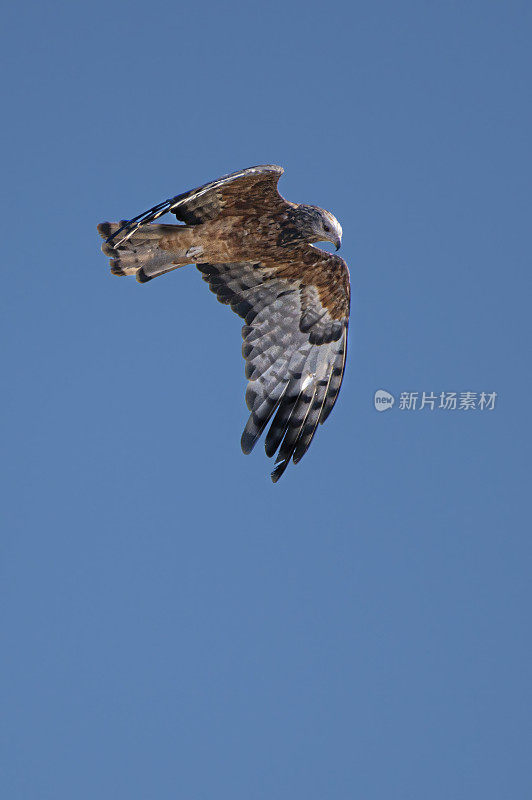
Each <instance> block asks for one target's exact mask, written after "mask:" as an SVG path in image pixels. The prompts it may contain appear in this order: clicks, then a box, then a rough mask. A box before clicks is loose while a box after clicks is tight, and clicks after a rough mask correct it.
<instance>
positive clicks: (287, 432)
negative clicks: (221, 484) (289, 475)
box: [197, 245, 349, 483]
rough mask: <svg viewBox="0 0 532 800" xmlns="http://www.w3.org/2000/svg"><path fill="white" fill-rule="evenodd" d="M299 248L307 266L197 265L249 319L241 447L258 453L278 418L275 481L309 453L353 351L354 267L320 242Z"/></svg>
mask: <svg viewBox="0 0 532 800" xmlns="http://www.w3.org/2000/svg"><path fill="white" fill-rule="evenodd" d="M303 248H304V249H303ZM298 250H299V251H300V252H301V253H303V252H304V253H305V255H306V258H305V261H306V263H305V264H303V263H301V264H295V263H294V261H293V260H292V261H290V262H287V264H279V265H271V264H264V263H262V262H261V263H251V262H244V263H232V264H197V267H198V269H199V270H200V272H202V273H203V279H204V280H205V281H207V282H208V283H209V287H210V289H211V291H213V292H214V293H215V294H216V295H217V297H218V300H219V301H220V302H222V303H226V304H228V305H230V306H231V308H232V310H233V311H235V312H236V313H237V314H239V315H240V316H241V317H243V318H244V320H245V323H246V324H245V325H244V327H243V328H242V336H243V339H244V344H243V347H242V354H243V356H244V358H245V360H246V377H247V378H248V379H249V383H248V387H247V391H246V403H247V406H248V408H249V410H250V411H251V414H250V417H249V419H248V422H247V424H246V427H245V428H244V432H243V434H242V450H243V451H244V453H249V452H251V450H252V449H253V447H254V446H255V444H256V442H257V440H258V439H259V438H260V436H261V434H262V432H263V431H264V429H265V428H266V426H267V425H268V422H270V420H272V417H273V420H272V422H271V425H270V428H269V431H268V434H267V436H266V440H265V448H266V454H267V455H268V456H273V455H274V454H275V453H276V452H277V451H278V453H277V458H276V461H275V463H276V467H275V469H274V471H273V472H272V480H273V482H274V483H275V482H276V481H277V480H279V478H280V477H281V475H282V474H283V472H284V471H285V469H286V467H287V466H288V464H289V463H290V459H292V458H293V461H294V463H295V464H296V463H297V462H298V461H299V460H300V459H301V458H302V457H303V456H304V455H305V453H306V452H307V450H308V448H309V446H310V443H311V442H312V439H313V437H314V434H315V432H316V429H317V426H318V423H323V422H325V420H326V419H327V417H328V416H329V414H330V413H331V411H332V408H333V406H334V404H335V402H336V398H337V396H338V392H339V391H340V385H341V383H342V378H343V374H344V366H345V358H346V350H347V328H348V321H349V271H348V269H347V265H346V263H345V261H343V260H342V259H341V258H338V257H337V256H334V255H332V254H329V253H326V252H324V251H322V250H319V249H318V248H315V247H309V246H308V245H304V246H302V247H301V248H298ZM297 273H299V274H297ZM274 415H275V416H274Z"/></svg>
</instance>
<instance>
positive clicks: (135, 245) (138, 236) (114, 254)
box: [98, 221, 184, 283]
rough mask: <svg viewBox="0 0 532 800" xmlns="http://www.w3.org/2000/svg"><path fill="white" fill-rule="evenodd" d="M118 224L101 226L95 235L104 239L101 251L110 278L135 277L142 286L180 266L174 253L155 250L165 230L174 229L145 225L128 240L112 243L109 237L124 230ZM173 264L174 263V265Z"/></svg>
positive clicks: (106, 223) (159, 248)
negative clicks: (109, 268)
mask: <svg viewBox="0 0 532 800" xmlns="http://www.w3.org/2000/svg"><path fill="white" fill-rule="evenodd" d="M124 224H126V223H124V221H121V222H102V223H100V225H98V233H99V234H100V236H101V237H102V239H104V243H103V244H102V251H103V252H104V253H105V255H107V256H109V258H110V259H111V260H110V264H111V272H112V274H113V275H135V276H136V278H137V280H138V281H139V282H140V283H146V281H150V280H151V279H152V278H156V277H157V276H158V275H164V274H165V273H166V272H171V271H172V270H174V269H177V267H179V266H181V265H182V264H183V263H184V262H183V261H182V260H179V259H178V258H176V253H173V252H170V251H168V250H164V249H162V248H161V247H159V242H160V239H161V235H163V234H164V233H165V229H168V228H171V229H172V230H175V225H172V226H166V225H145V226H144V227H142V228H139V230H138V231H136V232H135V233H134V234H132V235H131V236H130V238H129V239H123V240H122V241H120V240H118V241H116V242H115V241H113V238H112V237H113V236H115V235H116V233H117V232H118V231H120V230H121V228H123V226H124ZM176 261H177V262H178V263H176Z"/></svg>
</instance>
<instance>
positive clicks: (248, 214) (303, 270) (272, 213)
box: [98, 165, 350, 483]
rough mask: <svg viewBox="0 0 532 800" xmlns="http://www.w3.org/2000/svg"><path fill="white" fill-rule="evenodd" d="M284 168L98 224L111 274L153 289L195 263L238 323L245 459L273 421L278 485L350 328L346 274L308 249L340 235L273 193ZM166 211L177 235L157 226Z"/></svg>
mask: <svg viewBox="0 0 532 800" xmlns="http://www.w3.org/2000/svg"><path fill="white" fill-rule="evenodd" d="M282 173H283V169H282V167H277V166H274V165H263V166H258V167H250V168H249V169H244V170H241V171H240V172H234V173H233V174H231V175H226V176H225V177H223V178H220V179H219V180H217V181H213V182H212V183H207V184H205V185H204V186H200V187H199V188H197V189H193V190H192V191H189V192H185V193H184V194H179V195H177V196H176V197H172V198H171V199H170V200H165V201H164V202H162V203H159V204H158V205H156V206H154V208H151V209H150V210H149V211H146V212H144V213H143V214H140V215H139V216H138V217H135V218H134V219H132V220H129V221H127V222H124V221H123V222H119V223H113V222H102V223H101V224H100V225H98V231H99V233H100V235H101V236H102V238H103V239H104V240H105V241H104V244H103V245H102V250H103V252H104V253H105V254H106V255H108V256H110V258H111V272H112V273H113V275H135V276H136V278H137V280H138V281H140V283H145V282H147V281H151V280H152V278H156V277H157V276H159V275H164V274H165V273H166V272H171V271H172V270H174V269H177V268H178V267H182V266H184V265H185V264H196V266H197V268H198V269H199V271H200V272H201V273H202V276H203V279H204V280H205V281H206V282H207V283H208V284H209V288H210V289H211V291H212V292H214V294H216V296H217V298H218V300H219V301H220V302H221V303H225V304H227V305H229V306H231V308H232V310H233V311H235V312H236V313H237V314H238V315H239V316H240V317H242V318H243V319H244V322H245V325H244V326H243V328H242V337H243V339H244V343H243V346H242V354H243V356H244V359H245V360H246V377H247V379H248V381H249V383H248V386H247V391H246V403H247V406H248V408H249V410H250V412H251V414H250V417H249V419H248V422H247V424H246V427H245V428H244V432H243V434H242V450H243V451H244V453H249V452H251V450H252V449H253V447H254V445H255V443H256V442H257V440H258V439H259V437H260V436H261V434H262V432H263V431H264V429H265V428H266V426H267V425H268V423H269V422H270V420H272V417H273V420H272V422H271V425H270V427H269V430H268V433H267V436H266V440H265V447H266V453H267V455H268V456H273V455H275V453H277V458H276V461H275V468H274V470H273V472H272V475H271V477H272V480H273V482H274V483H275V482H276V481H277V480H278V479H279V478H280V477H281V475H282V474H283V472H284V471H285V469H286V467H287V466H288V464H289V463H290V460H291V459H293V462H294V464H297V462H298V461H299V460H300V459H301V458H302V457H303V456H304V454H305V453H306V452H307V450H308V448H309V445H310V443H311V441H312V439H313V437H314V434H315V432H316V428H317V426H318V423H322V422H325V420H326V419H327V417H328V416H329V414H330V412H331V410H332V408H333V406H334V404H335V402H336V398H337V396H338V392H339V391H340V385H341V383H342V377H343V373H344V365H345V357H346V348H347V327H348V322H349V297H350V286H349V270H348V269H347V264H346V263H345V261H344V260H343V259H341V258H339V257H338V256H336V255H333V254H332V253H328V252H325V251H324V250H321V249H320V248H318V247H315V246H314V243H315V242H322V241H329V242H332V243H333V244H334V245H335V246H336V249H337V250H338V248H339V247H340V244H341V240H342V228H341V227H340V223H339V222H338V220H337V219H336V218H335V217H334V216H333V215H332V214H330V213H329V212H328V211H324V210H323V209H322V208H318V207H317V206H309V205H298V204H296V203H290V202H288V201H287V200H285V199H284V198H283V197H281V195H280V194H279V193H278V191H277V182H278V180H279V178H280V176H281V175H282ZM167 211H169V212H171V213H172V214H174V215H175V216H176V217H177V219H178V221H179V222H181V223H184V224H181V225H160V224H153V223H154V222H155V220H157V219H159V217H161V216H162V215H163V214H166V212H167Z"/></svg>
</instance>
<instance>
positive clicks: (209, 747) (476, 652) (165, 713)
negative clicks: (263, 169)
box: [0, 0, 532, 800]
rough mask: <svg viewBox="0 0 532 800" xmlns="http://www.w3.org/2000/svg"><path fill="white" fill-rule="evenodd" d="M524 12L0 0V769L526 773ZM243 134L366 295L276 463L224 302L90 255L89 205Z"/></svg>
mask: <svg viewBox="0 0 532 800" xmlns="http://www.w3.org/2000/svg"><path fill="white" fill-rule="evenodd" d="M531 22H532V11H531V6H530V4H529V3H526V2H512V1H511V0H510V2H506V3H497V2H491V1H490V0H488V1H487V2H479V1H477V2H474V1H471V2H469V1H468V2H447V3H425V2H410V1H409V0H407V2H402V3H394V2H390V0H383V2H380V3H357V2H353V3H314V2H305V3H303V2H292V3H290V2H284V3H279V2H271V3H268V4H267V5H264V6H260V7H258V6H257V5H256V4H249V3H245V4H244V3H228V4H214V3H209V2H206V3H202V4H196V5H194V6H190V7H189V6H184V5H179V4H176V3H167V2H158V1H157V0H156V1H155V2H152V3H150V4H149V6H146V4H136V3H119V2H106V3H102V2H98V1H96V2H94V3H91V4H90V5H87V4H81V3H58V2H51V3H48V4H44V5H43V4H37V3H34V2H30V3H29V4H26V5H25V6H24V7H23V8H22V7H21V6H15V5H12V6H11V7H10V8H8V9H7V10H6V11H5V12H4V17H3V31H2V34H1V36H2V39H3V43H2V58H3V62H4V72H3V74H4V77H5V78H6V76H7V85H5V87H4V89H5V95H6V97H5V99H4V110H6V109H7V112H8V113H7V114H6V116H5V117H4V121H3V130H2V135H3V141H4V146H3V156H4V158H3V162H4V163H3V168H2V175H3V192H2V195H3V199H2V204H3V206H4V209H3V213H2V218H3V220H4V221H7V224H6V225H4V235H3V275H4V277H3V311H2V328H3V336H2V340H3V342H4V358H3V363H4V368H3V371H4V390H3V400H4V411H3V414H2V429H3V431H2V440H3V443H4V447H3V451H4V459H3V467H2V471H3V475H2V488H3V490H4V492H3V493H4V500H3V502H2V516H3V518H4V524H3V530H4V534H3V536H2V539H1V582H0V585H1V592H2V601H1V606H0V607H1V613H0V624H1V632H2V653H3V656H2V659H1V662H0V679H1V680H0V685H1V686H2V694H3V698H2V719H3V723H2V733H1V736H2V747H1V756H0V758H1V762H2V769H1V772H0V789H1V792H2V796H3V797H9V798H16V800H26V798H27V799H28V800H29V799H30V798H31V799H32V800H33V798H37V797H38V798H39V800H45V799H47V798H50V800H52V798H53V800H63V798H64V799H65V800H66V799H67V798H68V800H70V799H71V798H72V797H75V798H76V800H85V798H86V799H87V800H89V799H90V800H92V799H93V798H94V797H98V798H102V800H107V798H113V800H114V799H115V798H128V800H149V799H151V798H157V800H167V798H168V800H170V798H176V797H178V798H181V797H182V798H187V800H204V799H205V800H207V798H209V799H210V798H213V797H216V798H231V800H240V798H242V800H244V799H245V800H263V798H264V800H266V798H267V799H268V800H273V798H275V800H285V798H286V800H288V798H290V800H293V799H294V798H305V800H318V799H319V800H321V799H322V798H323V797H327V798H333V799H334V800H336V799H338V800H344V798H345V800H351V798H354V797H360V798H364V800H389V798H394V800H395V799H396V800H403V798H404V800H407V799H408V800H426V798H427V797H430V798H431V800H462V798H463V800H466V798H467V800H470V798H476V797H482V798H483V800H500V798H502V797H512V798H521V797H523V798H524V797H528V796H530V793H531V791H532V787H531V782H532V781H531V773H530V758H529V742H530V736H531V730H530V699H531V698H530V656H531V649H530V637H529V609H530V601H531V598H530V561H531V546H530V537H529V528H530V514H529V505H530V503H529V494H530V463H529V462H530V457H529V453H528V448H526V447H525V442H526V439H527V435H529V434H530V410H529V406H530V396H531V394H530V392H531V386H530V355H529V342H530V325H529V319H530V288H531V273H530V268H531V258H530V211H531V208H530V181H531V177H532V176H531V159H530V142H531V140H532V124H531V123H532V114H531V109H530V69H531V66H532V64H531V61H532V59H531V55H530V39H531V35H532V25H531ZM259 163H277V164H281V165H282V166H284V167H285V169H286V172H285V175H284V176H283V178H282V179H281V184H280V188H281V191H282V193H283V194H284V195H285V196H286V197H287V198H288V199H290V200H293V201H296V202H308V203H313V204H318V205H320V206H322V207H324V208H327V209H329V210H330V211H332V212H333V213H334V214H335V215H336V216H337V217H338V219H339V220H340V222H341V223H342V226H343V229H344V244H343V248H342V251H341V254H342V255H343V257H344V258H345V259H346V260H347V262H348V264H349V266H350V270H351V281H352V293H353V302H352V323H351V331H350V347H349V357H348V365H347V371H346V377H345V381H344V386H343V389H342V392H341V394H340V398H339V401H338V403H337V406H336V408H335V410H334V412H333V414H332V415H331V417H330V418H329V420H328V422H327V424H326V425H325V426H324V427H323V428H320V430H319V432H318V435H317V436H316V439H315V441H314V443H313V445H312V447H311V449H310V451H309V453H308V454H307V455H306V456H305V458H304V459H303V461H302V462H301V463H300V464H299V465H298V466H297V467H293V466H291V467H290V468H289V469H288V470H287V472H286V473H285V475H284V477H283V479H282V480H281V481H280V482H279V483H278V484H277V485H275V486H273V485H272V484H271V482H270V479H269V471H270V469H271V462H270V461H269V460H268V459H266V457H265V455H264V452H263V450H262V448H261V447H260V448H257V449H256V451H255V452H254V453H253V454H252V455H251V456H248V457H245V456H243V455H242V453H241V451H240V444H239V440H240V433H241V430H242V427H243V425H244V423H245V420H246V408H245V404H244V390H245V379H244V370H243V362H242V359H241V356H240V347H241V337H240V324H241V323H240V320H238V318H237V317H235V316H234V315H232V314H230V313H229V312H228V311H227V310H226V309H224V308H223V307H222V306H220V305H219V304H218V303H216V301H215V299H214V298H213V297H212V295H211V294H210V293H209V291H208V290H207V287H206V286H205V284H204V283H203V282H202V280H201V277H200V275H199V273H198V272H197V271H196V270H195V269H194V268H193V267H190V268H186V269H183V270H180V271H176V272H174V273H172V274H170V275H168V276H165V277H164V278H160V279H158V280H155V281H152V282H151V283H149V284H147V285H144V286H141V285H139V284H137V283H136V282H135V281H133V280H126V279H118V278H114V277H112V276H111V275H110V274H109V272H108V267H107V260H106V259H105V258H104V256H103V255H102V254H101V252H100V249H99V248H100V243H99V241H98V237H97V234H96V224H97V223H98V222H100V221H102V220H106V219H111V220H113V219H118V218H120V217H128V216H133V215H135V214H137V213H139V212H140V211H142V210H144V209H145V208H148V207H150V206H151V205H153V204H155V203H157V202H159V201H160V200H162V199H164V198H166V197H168V196H170V195H172V194H176V193H178V192H181V191H185V190H186V189H189V188H192V187H194V186H196V185H199V184H201V183H204V182H205V181H208V180H210V179H214V178H216V177H218V176H219V175H221V174H224V173H227V172H230V171H233V170H236V169H240V168H243V167H246V166H250V165H253V164H259ZM381 388H382V389H385V390H387V391H389V392H391V393H393V394H394V395H395V396H396V397H397V398H399V395H400V393H401V392H403V391H417V392H420V393H421V392H423V391H426V392H430V391H433V392H435V393H439V392H441V391H446V392H451V391H457V392H463V391H472V392H477V393H478V392H481V391H486V392H493V391H495V392H497V395H498V396H497V401H496V405H495V408H494V409H493V410H492V411H487V410H484V411H480V410H478V409H476V410H469V411H464V410H459V409H457V410H455V411H452V410H451V411H444V410H439V409H435V410H434V411H432V412H431V411H429V410H427V409H424V410H423V411H420V410H416V411H408V410H401V409H400V408H399V404H398V401H397V402H396V405H395V406H394V408H393V409H391V410H389V411H387V412H386V413H377V411H376V410H375V408H374V406H373V395H374V392H375V390H377V389H381ZM527 522H528V524H527Z"/></svg>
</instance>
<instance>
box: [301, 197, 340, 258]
mask: <svg viewBox="0 0 532 800" xmlns="http://www.w3.org/2000/svg"><path fill="white" fill-rule="evenodd" d="M299 210H300V212H301V214H302V217H303V220H302V221H303V222H304V226H305V233H306V237H305V238H306V240H307V241H308V242H332V244H333V245H334V246H335V247H336V249H337V250H339V248H340V246H341V244H342V226H341V225H340V223H339V222H338V220H337V219H336V217H335V216H334V215H333V214H331V213H330V212H329V211H325V210H324V209H323V208H319V207H318V206H299Z"/></svg>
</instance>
